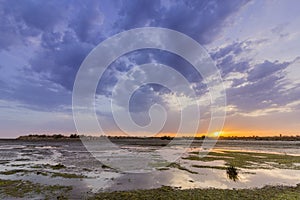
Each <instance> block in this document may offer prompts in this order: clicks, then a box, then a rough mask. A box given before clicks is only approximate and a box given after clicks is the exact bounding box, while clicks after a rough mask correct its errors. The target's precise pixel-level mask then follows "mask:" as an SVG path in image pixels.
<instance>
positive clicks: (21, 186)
mask: <svg viewBox="0 0 300 200" xmlns="http://www.w3.org/2000/svg"><path fill="white" fill-rule="evenodd" d="M70 190H72V187H71V186H61V185H40V184H37V183H32V182H29V181H24V180H3V179H0V198H5V199H10V198H11V197H13V198H24V199H30V198H33V197H35V196H36V195H39V196H40V195H42V196H43V197H44V198H45V199H50V198H51V199H53V198H55V199H59V198H61V197H64V196H65V194H68V192H69V191H70Z"/></svg>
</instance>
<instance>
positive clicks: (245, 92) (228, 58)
mask: <svg viewBox="0 0 300 200" xmlns="http://www.w3.org/2000/svg"><path fill="white" fill-rule="evenodd" d="M279 4H286V5H287V6H285V7H283V6H277V4H276V5H269V4H268V5H267V6H265V7H264V6H260V3H258V1H253V2H251V3H249V1H247V0H226V1H222V2H220V1H217V0H207V1H206V0H204V1H190V0H182V1H173V0H167V1H159V0H154V1H139V0H128V1H113V2H111V1H109V0H103V1H98V0H91V1H79V0H72V1H69V0H53V1H35V0H24V1H17V0H3V1H0V60H1V63H0V78H1V79H0V103H1V104H0V106H1V112H2V113H4V112H8V111H9V112H10V113H11V114H10V117H11V116H13V115H14V112H15V119H14V120H15V121H16V123H17V122H18V123H17V124H20V125H19V127H14V128H13V129H10V128H9V126H12V125H11V124H13V122H10V123H6V122H7V120H5V117H6V116H8V115H6V114H5V113H4V114H3V115H2V118H1V121H0V123H1V124H3V123H5V124H6V126H5V127H4V129H3V130H4V132H5V129H7V130H11V133H12V132H14V134H16V133H17V130H18V128H19V130H20V129H22V127H28V129H26V132H30V131H37V130H41V129H43V127H45V129H47V128H49V126H52V125H53V124H55V122H57V123H61V122H59V120H62V119H64V117H66V116H67V118H68V120H67V121H68V123H70V124H69V125H68V126H66V127H67V128H66V127H64V126H63V125H61V127H62V128H61V130H64V131H66V130H68V131H69V130H71V129H72V128H74V126H73V124H72V122H71V121H72V120H70V119H71V117H70V116H71V96H72V90H73V84H74V80H75V77H76V74H77V72H78V69H79V67H80V65H81V63H82V62H83V60H84V58H85V57H86V56H87V55H88V54H89V53H90V51H91V50H92V49H93V48H94V47H96V45H98V44H99V43H100V42H102V41H103V40H105V39H106V38H108V37H109V36H112V35H114V34H116V33H119V32H121V31H125V30H129V29H132V28H138V27H149V26H153V27H163V28H169V29H173V30H176V31H180V32H182V33H184V34H186V35H188V36H190V37H192V38H193V39H195V40H196V41H197V42H199V43H200V44H201V45H204V47H205V48H206V49H207V51H208V53H209V54H210V55H211V57H212V59H213V60H214V61H215V63H216V65H217V67H218V68H219V69H220V74H221V76H222V78H223V79H224V85H225V87H226V89H227V100H228V108H229V110H230V111H229V115H230V116H234V115H237V114H239V115H243V116H246V115H248V116H254V115H265V114H266V113H274V112H275V111H276V112H277V113H283V110H284V109H283V108H286V110H288V111H289V112H291V113H292V112H293V110H299V105H298V104H297V103H296V102H297V100H298V99H299V96H300V91H299V84H300V83H299V75H298V74H299V73H298V69H299V59H296V57H297V56H299V48H300V47H299V44H298V43H297V41H298V38H299V36H300V31H299V27H300V24H299V21H300V20H299V19H300V17H299V14H298V11H297V10H295V8H298V7H299V6H297V5H294V4H293V3H292V2H281V3H279ZM295 4H296V3H295ZM268 6H269V7H270V9H271V8H272V9H273V10H274V12H272V14H269V12H268V13H267V14H265V12H263V11H264V10H263V9H268ZM247 9H250V10H251V9H252V11H253V10H257V12H252V11H251V12H250V11H249V10H247ZM280 9H283V10H280ZM284 9H288V10H289V15H288V16H287V15H283V14H282V13H287V12H288V11H287V10H284ZM269 15H270V16H269ZM291 19H293V20H291ZM260 22H261V23H260ZM168 42H169V43H172V42H173V43H174V41H168ZM280 44H281V46H284V47H280ZM274 58H275V59H274ZM146 63H161V64H165V65H168V66H170V67H172V68H173V69H175V70H176V71H178V72H180V73H181V74H182V75H184V77H186V79H187V80H188V81H189V82H190V84H191V88H192V89H193V90H194V91H195V93H196V96H197V98H196V99H195V98H192V97H191V96H189V95H182V96H180V95H179V94H176V93H172V91H169V90H168V89H166V88H164V87H162V86H158V85H155V84H152V85H147V86H143V87H141V88H139V89H138V90H137V91H136V92H135V93H134V95H133V96H132V98H131V101H130V108H129V109H130V111H131V112H132V114H133V118H134V120H135V121H136V122H137V123H139V124H142V125H145V124H147V122H148V121H149V116H148V113H147V112H148V110H149V108H150V107H151V106H152V105H153V104H155V103H159V104H161V105H163V106H164V107H165V108H166V109H167V111H168V112H169V114H170V115H171V116H172V117H173V118H172V119H170V121H168V122H167V125H166V127H168V128H166V129H164V131H166V132H168V131H170V130H172V131H173V130H174V127H176V126H175V125H174V124H175V123H177V122H178V119H177V116H175V115H176V114H178V113H177V111H178V110H176V108H177V107H176V106H177V104H176V102H175V103H174V101H173V99H174V98H175V97H177V98H182V99H184V101H185V102H187V103H189V104H193V103H194V102H195V101H196V100H200V101H202V103H203V104H202V105H203V110H202V111H203V115H202V117H203V118H204V119H203V120H206V119H209V117H210V115H209V109H208V108H207V106H208V105H210V100H209V95H210V93H209V92H210V91H209V88H207V86H206V85H205V83H204V81H203V80H204V79H203V78H204V77H201V75H200V74H198V73H197V71H196V70H195V69H194V68H193V66H191V64H190V63H188V62H187V61H186V60H184V59H183V58H181V57H179V56H177V55H174V54H172V53H170V52H165V51H161V50H151V49H145V50H139V51H134V52H129V53H128V54H126V55H122V56H121V57H119V58H118V59H117V60H115V62H114V63H112V64H111V65H110V66H109V67H108V69H107V70H106V71H105V73H104V76H103V77H102V78H101V80H100V82H99V86H98V88H97V94H96V103H97V105H96V107H97V112H98V116H99V119H100V118H101V119H102V120H104V121H105V124H106V126H107V127H108V129H109V127H110V126H111V127H114V128H115V124H113V123H110V122H109V121H111V119H112V114H111V111H110V108H109V106H110V98H111V94H112V89H113V88H114V86H115V85H116V83H117V81H118V80H119V79H120V78H122V77H123V76H125V75H126V73H127V72H128V71H129V70H131V69H133V68H134V67H136V66H138V65H142V64H146ZM151 75H152V74H151ZM151 75H149V77H150V76H151ZM164 76H165V77H166V79H167V78H168V77H169V78H170V75H169V74H164ZM170 82H171V81H170ZM174 84H175V85H176V83H174ZM177 87H178V88H180V87H181V86H180V85H178V86H177ZM121 101H122V99H120V102H118V103H119V106H124V104H122V102H121ZM10 104H11V105H13V106H11V105H10ZM48 111H51V112H55V115H56V117H53V119H51V116H50V115H48V114H46V113H47V112H48ZM26 112H32V113H34V116H35V118H34V119H32V120H37V122H36V123H39V120H38V118H39V117H38V116H39V115H40V116H41V119H43V120H41V123H40V124H39V125H38V126H36V127H39V128H38V129H35V128H34V127H33V126H34V125H32V123H31V122H29V121H30V120H25V121H26V123H27V125H26V124H24V123H25V121H24V123H21V121H22V118H23V117H24V113H26ZM42 116H44V118H43V117H42ZM47 119H49V121H51V122H49V123H48V124H47V123H46V121H47ZM50 119H51V120H50ZM191 120H193V119H191ZM196 120H198V119H196ZM201 120H202V119H201ZM12 121H13V120H12ZM29 124H30V125H29ZM172 124H173V127H172ZM30 126H32V127H33V128H32V129H31V128H30ZM47 130H49V129H47ZM55 131H56V130H55ZM1 134H2V132H1Z"/></svg>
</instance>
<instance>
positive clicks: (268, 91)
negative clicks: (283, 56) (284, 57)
mask: <svg viewBox="0 0 300 200" xmlns="http://www.w3.org/2000/svg"><path fill="white" fill-rule="evenodd" d="M261 42H264V41H263V40H260V41H245V42H235V43H232V44H229V45H227V46H225V47H223V48H219V49H218V50H216V51H215V52H213V53H211V55H212V57H213V58H214V59H215V60H216V61H217V65H218V67H219V69H220V71H221V74H222V76H223V78H224V80H225V81H226V79H227V75H228V74H229V73H231V72H237V73H240V74H243V75H244V76H243V77H242V78H236V79H233V80H232V81H233V83H232V85H231V87H229V88H227V103H228V104H229V105H235V106H236V107H237V108H238V109H239V111H240V112H251V111H253V110H257V109H266V108H270V107H271V106H275V107H276V106H284V105H286V104H288V103H291V102H293V101H295V100H297V96H298V97H299V91H295V90H291V89H289V90H287V89H285V88H286V86H287V85H288V84H289V83H287V82H284V81H283V79H284V77H285V73H284V70H285V69H286V68H287V67H288V66H289V65H290V64H291V62H279V61H274V62H271V61H268V60H265V61H264V62H262V63H258V64H255V65H253V64H251V62H252V61H253V60H252V59H250V58H249V59H248V60H240V59H234V58H237V57H238V56H240V55H241V53H248V52H251V51H252V49H253V45H256V44H257V43H261Z"/></svg>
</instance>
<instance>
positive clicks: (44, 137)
mask: <svg viewBox="0 0 300 200" xmlns="http://www.w3.org/2000/svg"><path fill="white" fill-rule="evenodd" d="M81 137H84V138H88V139H97V138H102V137H106V136H99V137H95V136H79V135H77V134H71V135H69V136H65V135H61V134H54V135H25V136H20V137H18V138H14V139H13V138H12V139H7V140H29V141H57V140H60V141H62V140H65V141H78V140H80V138H81ZM107 138H108V139H110V140H114V141H116V140H119V141H121V140H157V139H160V140H167V141H168V140H173V139H176V140H183V139H188V140H204V139H205V136H201V137H195V138H193V137H177V138H173V137H170V136H161V137H129V136H128V137H127V136H108V137H107ZM0 139H1V140H3V139H2V138H0ZM211 139H218V140H242V141H300V135H297V136H264V137H262V136H251V137H249V136H247V137H246V136H242V137H237V136H230V137H225V136H220V137H219V138H211ZM4 140H5V139H4Z"/></svg>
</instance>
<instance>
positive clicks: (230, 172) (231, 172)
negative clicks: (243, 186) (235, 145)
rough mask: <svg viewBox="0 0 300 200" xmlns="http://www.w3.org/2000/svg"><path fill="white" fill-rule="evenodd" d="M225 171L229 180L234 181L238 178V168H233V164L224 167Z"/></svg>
mask: <svg viewBox="0 0 300 200" xmlns="http://www.w3.org/2000/svg"><path fill="white" fill-rule="evenodd" d="M226 173H227V177H228V178H229V179H230V180H233V181H234V182H236V181H237V180H239V177H238V170H237V168H235V167H234V166H229V167H228V168H227V169H226Z"/></svg>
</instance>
